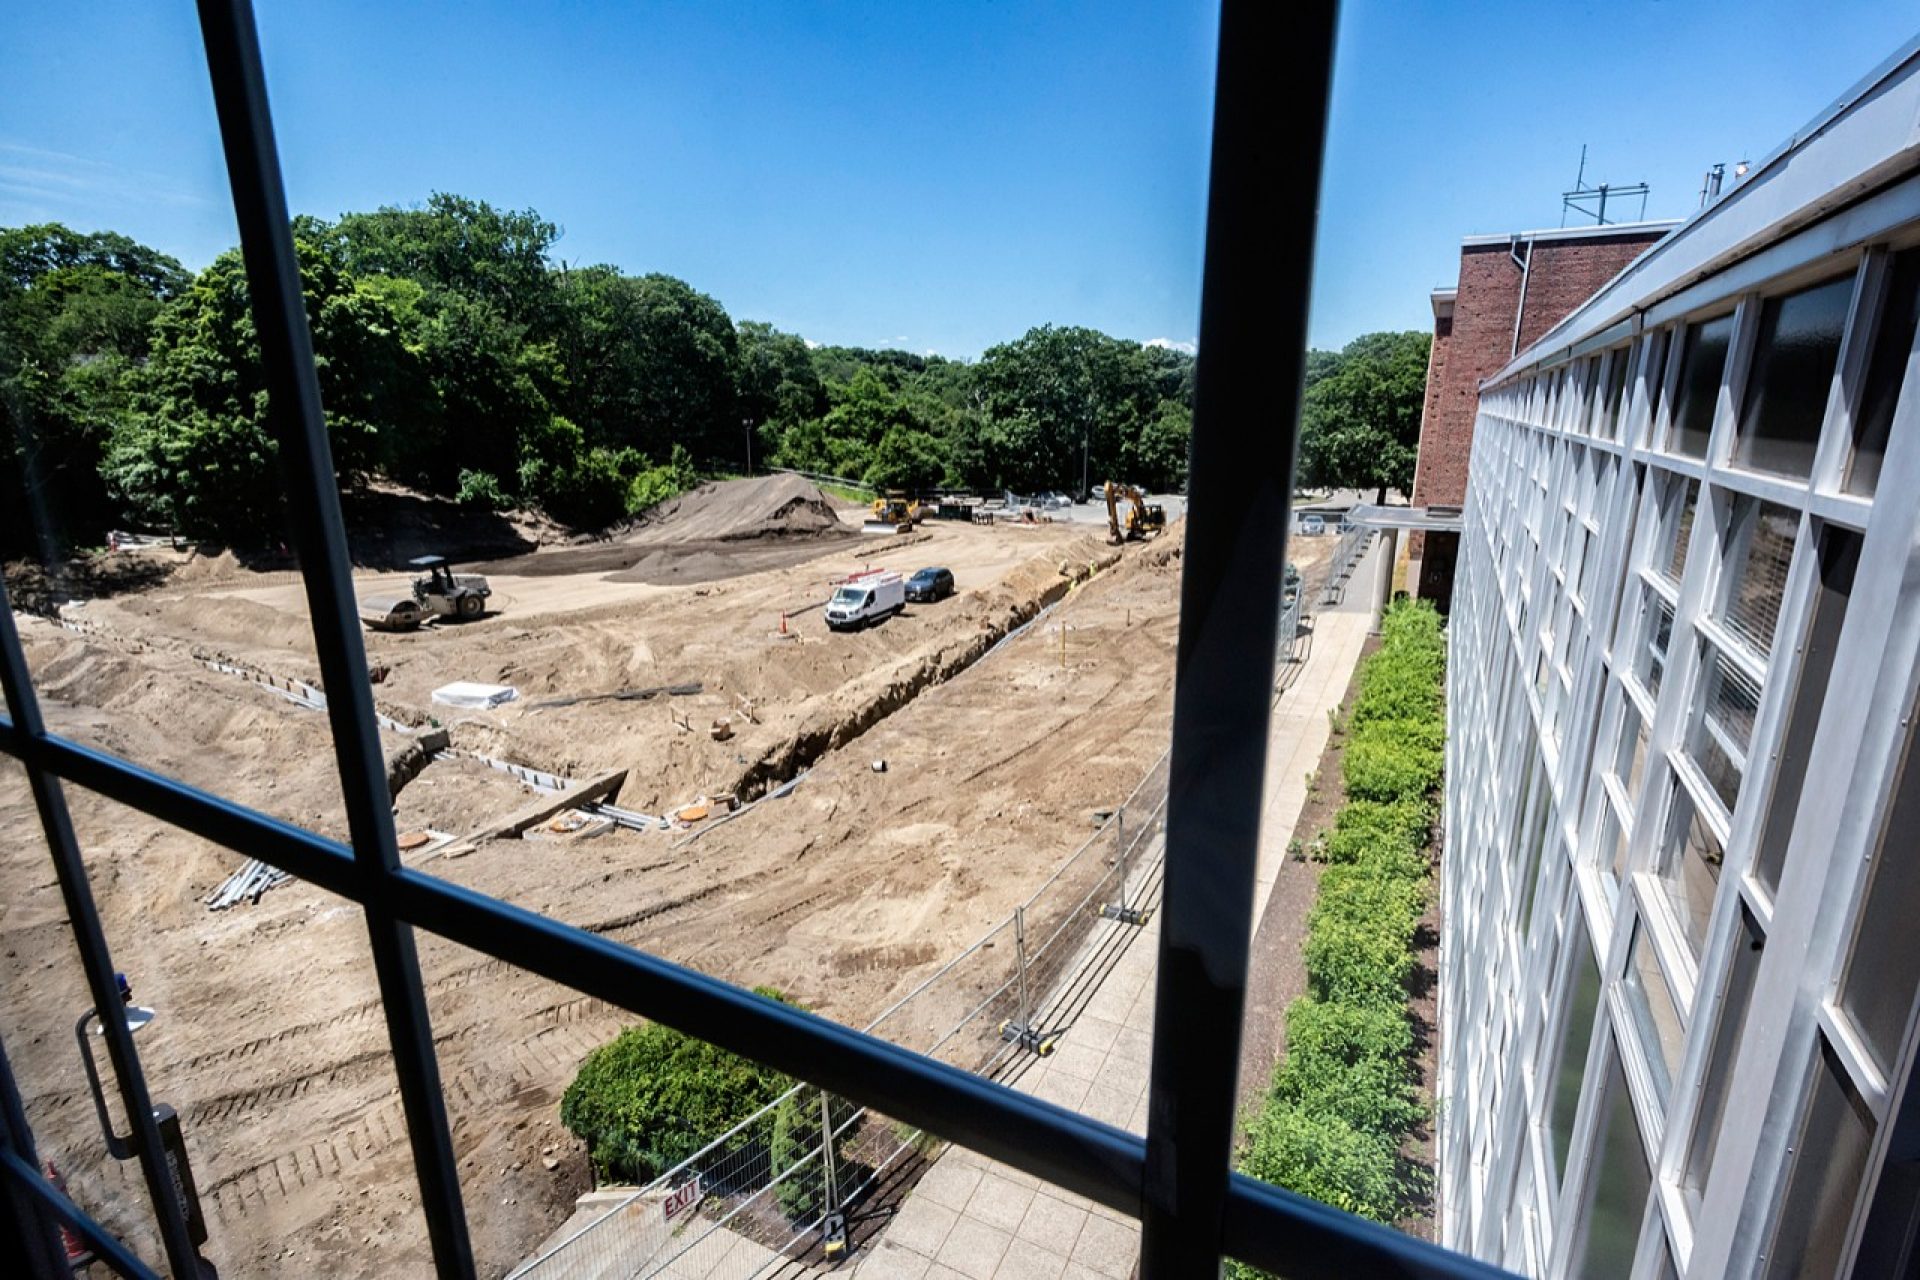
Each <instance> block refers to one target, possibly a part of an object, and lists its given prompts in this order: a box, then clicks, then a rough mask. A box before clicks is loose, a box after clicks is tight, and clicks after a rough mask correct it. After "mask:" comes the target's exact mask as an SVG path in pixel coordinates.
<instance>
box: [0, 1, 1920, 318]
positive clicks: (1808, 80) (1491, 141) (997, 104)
mask: <svg viewBox="0 0 1920 1280" xmlns="http://www.w3.org/2000/svg"><path fill="white" fill-rule="evenodd" d="M261 8H262V10H263V12H262V15H261V25H262V38H263V43H264V46H265V50H266V59H267V72H268V81H269V86H270V89H271V92H272V95H273V103H274V108H275V115H276V122H277V125H278V128H279V134H280V142H281V152H282V157H283V162H284V165H285V168H286V176H287V183H288V194H289V198H290V200H291V203H292V206H293V208H294V209H295V210H297V211H301V212H308V213H315V214H320V215H322V216H332V215H335V214H338V213H339V212H341V211H343V210H348V209H364V208H372V207H375V206H377V205H381V204H394V203H399V204H408V203H414V202H418V201H420V200H422V199H424V198H425V197H426V195H427V194H428V193H429V192H430V191H433V190H449V191H457V192H460V193H462V194H467V195H473V196H478V197H481V198H484V199H487V200H491V201H493V202H494V203H496V204H501V205H507V206H512V207H523V206H529V205H530V206H533V207H535V208H537V209H539V210H540V211H541V212H542V213H543V214H545V215H546V216H547V217H549V218H551V219H552V220H553V221H555V222H557V223H559V224H560V225H561V226H562V228H563V229H564V236H563V238H562V239H561V241H560V244H559V246H558V252H559V254H560V255H561V256H562V257H564V258H565V259H567V260H568V261H570V262H577V263H587V262H603V261H607V262H614V263H617V264H618V265H620V266H621V267H623V268H625V269H627V270H629V271H634V272H641V271H666V272H670V273H672V274H674V275H678V276H681V277H683V278H685V279H687V280H688V281H690V282H691V283H693V284H694V285H695V286H696V287H697V288H700V289H702V290H704V291H706V292H708V293H711V294H713V295H714V296H715V297H717V298H719V299H720V301H721V302H722V303H723V304H724V305H725V306H726V307H727V309H728V311H729V312H731V313H732V314H733V315H734V316H735V317H736V318H739V319H756V320H767V321H771V322H772V323H774V324H776V325H778V326H779V327H781V328H784V329H792V330H796V331H798V332H800V333H802V334H805V335H806V336H807V337H809V338H811V339H814V340H816V341H823V342H838V343H849V344H857V345H868V346H882V345H884V346H899V347H904V348H907V349H910V350H915V351H928V350H932V351H939V352H941V353H943V354H948V355H957V356H974V355H977V354H978V353H979V352H980V351H981V350H982V349H984V348H985V347H987V346H990V345H992V344H993V343H994V342H997V341H1003V340H1006V339H1009V338H1013V337H1017V336H1018V335H1019V334H1020V333H1022V332H1024V331H1025V330H1026V329H1027V328H1028V327H1030V326H1031V325H1035V324H1040V323H1045V322H1052V323H1061V324H1087V325H1092V326H1094V327H1096V328H1100V329H1104V330H1106V331H1108V332H1111V333H1116V334H1122V335H1126V336H1129V337H1133V338H1137V339H1140V340H1147V339H1153V338H1162V339H1168V340H1172V341H1178V342H1184V341H1190V340H1191V339H1192V338H1193V337H1194V329H1195V323H1196V321H1195V317H1196V314H1197V311H1198V292H1199V275H1200V240H1201V230H1202V222H1203V218H1204V212H1205V177H1206V140H1207V130H1208V113H1209V111H1210V109H1211V88H1210V83H1211V75H1212V57H1213V41H1214V34H1215V19H1214V16H1213V12H1212V6H1211V5H1209V4H1206V3H1195V2H1193V0H1165V2H1164V3H1157V4H1123V3H1081V4H1037V3H1036V4H1026V3H986V2H982V3H976V4H968V5H958V4H932V3H924V4H897V3H895V4H867V5H860V4H828V3H817V4H816V3H802V2H801V0H788V2H786V3H780V2H777V0H770V2H769V3H764V4H748V3H738V4H722V3H707V4H701V3H684V4H637V3H636V4H613V3H606V4H599V5H589V4H579V3H576V4H528V3H524V0H513V2H507V0H500V2H495V0H477V2H472V3H466V4H461V5H452V4H435V5H426V4H417V3H415V4H402V3H387V4H373V3H351V2H348V0H315V2H314V3H307V4H286V3H281V4H272V3H268V4H262V5H261ZM1916 17H1920V14H1916V13H1915V11H1914V10H1912V9H1911V8H1910V7H1909V6H1906V5H1898V4H1890V3H1879V4H1868V3H1863V2H1856V0H1828V2H1827V3H1819V4H1813V3H1791V4H1789V3H1770V2H1768V0H1748V2H1747V3H1737V4H1736V3H1719V2H1713V3H1678V2H1676V0H1667V2H1665V3H1656V2H1654V0H1614V2H1613V3H1585V4H1563V3H1550V2H1547V0H1540V2H1536V3H1531V4H1520V3H1494V2H1491V0H1489V2H1486V3H1466V2H1465V0H1454V2H1452V3H1446V2H1444V0H1349V2H1348V3H1347V5H1346V6H1345V9H1344V11H1343V16H1342V26H1341V44H1340V48H1339V52H1338V55H1337V56H1338V59H1339V61H1338V64H1337V67H1336V77H1335V102H1334V111H1333V119H1332V127H1331V133H1330V136H1329V140H1328V169H1327V186H1326V191H1325V193H1324V197H1323V200H1322V219H1323V221H1322V232H1321V237H1320V243H1319V247H1318V252H1317V263H1316V284H1315V296H1314V299H1313V312H1312V314H1313V319H1312V326H1311V336H1312V339H1313V342H1314V344H1315V345H1318V346H1337V345H1339V344H1341V343H1343V342H1345V341H1347V340H1348V339H1350V338H1352V337H1354V336H1355V335H1356V334H1359V333H1363V332H1366V331H1369V330H1373V329H1381V328H1401V327H1410V326H1424V325H1425V324H1427V323H1428V319H1429V312H1428V310H1427V302H1426V295H1427V291H1428V290H1429V289H1431V288H1432V287H1433V286H1434V285H1436V284H1440V283H1444V282H1447V281H1449V280H1451V278H1452V275H1453V271H1454V265H1455V262H1456V259H1457V254H1458V242H1459V238H1460V237H1461V236H1462V235H1465V234H1471V233H1479V232H1499V231H1510V230H1517V229H1522V228H1526V227H1537V226H1554V225H1557V224H1558V222H1559V218H1560V206H1559V192H1560V191H1561V190H1562V189H1563V188H1564V187H1565V186H1567V185H1569V183H1570V182H1571V180H1572V178H1573V176H1574V170H1575V167H1576V165H1577V162H1578V159H1579V153H1580V147H1581V144H1582V143H1585V144H1587V145H1588V148H1589V161H1588V178H1589V180H1590V181H1601V180H1606V181H1612V182H1617V183H1627V182H1635V181H1640V180H1643V179H1644V180H1645V181H1647V182H1649V183H1651V184H1652V185H1653V197H1652V200H1651V202H1650V203H1649V205H1648V209H1647V212H1648V214H1649V216H1671V215H1682V214H1685V213H1687V212H1690V211H1691V210H1692V208H1693V207H1694V206H1695V204H1696V196H1697V192H1698V190H1699V184H1700V176H1701V173H1702V172H1703V171H1704V169H1705V168H1706V167H1707V165H1709V164H1710V163H1712V162H1713V161H1716V160H1724V161H1729V162H1730V161H1734V160H1738V159H1740V158H1741V157H1742V156H1748V157H1753V158H1757V157H1759V156H1760V155H1762V154H1764V153H1765V152H1767V151H1768V150H1770V149H1771V148H1772V147H1773V146H1774V145H1775V144H1776V143H1777V142H1778V141H1780V140H1781V139H1782V138H1784V137H1785V136H1786V135H1787V134H1788V133H1789V132H1791V130H1792V129H1793V128H1794V127H1795V126H1796V125H1798V124H1799V123H1801V122H1802V121H1804V120H1805V119H1806V118H1807V117H1808V116H1810V115H1812V114H1813V113H1814V112H1815V111H1817V110H1818V109H1819V108H1820V107H1822V106H1823V105H1825V104H1826V103H1827V102H1828V101H1830V100H1831V99H1833V98H1834V97H1835V96H1837V95H1838V94H1839V93H1840V92H1841V91H1842V90H1843V89H1845V88H1846V87H1847V86H1848V85H1849V84H1851V83H1852V82H1853V81H1854V80H1856V79H1857V78H1859V77H1860V76H1861V75H1862V74H1864V73H1865V72H1866V71H1868V70H1869V69H1870V68H1872V67H1873V66H1874V65H1876V64H1877V63H1879V62H1880V61H1881V60H1882V59H1883V58H1884V57H1885V56H1886V55H1887V54H1888V53H1889V52H1891V51H1892V50H1893V49H1894V48H1895V47H1896V46H1898V45H1899V44H1900V43H1901V42H1902V41H1903V40H1905V39H1907V38H1908V37H1909V36H1910V35H1911V34H1912V32H1913V29H1914V27H1915V22H1916ZM0 48H5V49H7V50H8V53H9V56H8V64H9V74H8V78H9V84H8V88H7V91H6V92H5V94H3V95H0V225H17V224H19V223H21V222H26V221H38V220H44V219H58V220H61V221H65V222H68V223H70V224H72V225H75V226H78V227H83V228H89V229H91V228H98V227H110V228H113V229H116V230H120V231H124V232H126V233H128V234H129V235H132V236H135V237H136V238H138V239H141V240H144V241H146V242H148V243H151V244H154V245H156V246H157V247H159V248H162V249H164V250H166V251H168V252H170V253H173V254H175V255H177V256H178V257H180V258H181V259H182V260H183V261H185V262H186V263H187V264H188V265H190V266H195V267H198V266H203V265H205V264H206V262H207V261H209V260H210V259H211V258H212V257H213V255H214V254H216V253H218V252H219V251H220V250H221V249H223V248H225V247H227V246H228V245H230V244H232V243H233V242H234V239H235V233H234V229H233V222H232V215H231V212H230V210H229V208H228V205H227V195H226V189H225V177H224V173H223V170H222V168H221V163H220V154H219V147H218V141H217V139H216V137H215V133H214V124H213V112H212V104H211V100H210V96H209V92H208V89H207V86H206V75H205V64H204V61H203V60H202V55H201V52H200V48H199V43H198V35H197V32H196V30H195V28H194V26H193V21H192V16H191V7H190V6H188V5H186V4H185V3H168V4H159V3H152V2H150V0H100V2H99V3H94V4H85V5H71V4H55V3H47V2H45V0H28V3H25V4H21V3H13V4H8V5H6V6H4V8H3V9H0ZM1275 127H1284V122H1276V126H1275ZM1302 198H1306V197H1305V196H1304V195H1303V197H1302Z"/></svg>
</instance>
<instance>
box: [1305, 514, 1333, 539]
mask: <svg viewBox="0 0 1920 1280" xmlns="http://www.w3.org/2000/svg"><path fill="white" fill-rule="evenodd" d="M1326 531H1327V522H1326V521H1325V520H1322V519H1321V518H1320V517H1319V516H1301V517H1300V532H1301V533H1303V534H1305V535H1306V536H1307V537H1309V538H1317V537H1319V536H1320V535H1321V534H1323V533H1325V532H1326Z"/></svg>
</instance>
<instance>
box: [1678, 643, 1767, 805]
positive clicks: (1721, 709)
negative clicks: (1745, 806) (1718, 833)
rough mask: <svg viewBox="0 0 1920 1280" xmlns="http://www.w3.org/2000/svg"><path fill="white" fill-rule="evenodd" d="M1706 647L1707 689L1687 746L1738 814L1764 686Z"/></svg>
mask: <svg viewBox="0 0 1920 1280" xmlns="http://www.w3.org/2000/svg"><path fill="white" fill-rule="evenodd" d="M1700 651H1701V671H1702V675H1701V689H1700V696H1699V701H1698V706H1697V709H1696V710H1695V712H1694V717H1695V718H1694V722H1693V733H1692V736H1691V738H1690V740H1689V741H1688V743H1687V750H1688V752H1689V753H1690V754H1691V755H1692V756H1693V760H1694V763H1695V764H1698V765H1699V766H1700V772H1701V773H1703V774H1705V775H1706V778H1707V782H1708V784H1709V785H1710V786H1712V787H1713V793H1714V794H1715V795H1716V796H1718V797H1719V798H1720V803H1721V804H1723V805H1725V806H1726V807H1727V812H1728V813H1732V812H1733V806H1734V803H1735V802H1736V801H1737V800H1738V799H1739V798H1740V780H1741V778H1742V777H1744V776H1745V775H1746V771H1747V748H1748V746H1749V744H1751V742H1752V741H1753V717H1754V713H1755V712H1756V711H1757V710H1758V708H1759V706H1760V688H1759V686H1758V685H1756V684H1754V683H1753V681H1752V680H1751V679H1749V678H1748V676H1747V674H1746V672H1744V671H1742V670H1740V669H1739V668H1738V667H1736V666H1734V665H1733V664H1732V663H1731V662H1729V661H1727V659H1726V657H1725V656H1724V655H1723V654H1721V653H1719V652H1717V651H1716V650H1715V649H1714V648H1713V646H1712V645H1709V644H1703V645H1701V646H1700Z"/></svg>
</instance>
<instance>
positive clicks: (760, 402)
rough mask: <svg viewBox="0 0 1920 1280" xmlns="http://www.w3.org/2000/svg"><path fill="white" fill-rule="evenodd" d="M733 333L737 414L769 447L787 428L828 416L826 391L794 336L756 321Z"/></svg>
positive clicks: (804, 347)
mask: <svg viewBox="0 0 1920 1280" xmlns="http://www.w3.org/2000/svg"><path fill="white" fill-rule="evenodd" d="M735 327H736V330H737V335H738V336H737V339H736V346H737V350H738V353H739V354H738V361H737V365H736V367H737V369H738V375H737V376H738V380H739V396H740V413H741V415H742V416H743V417H745V418H746V419H747V420H749V421H751V422H752V423H753V424H754V426H755V427H756V428H757V429H759V430H760V432H761V438H762V439H764V440H767V441H768V442H769V443H771V442H772V441H774V440H777V439H778V438H779V433H780V431H781V430H783V429H784V428H786V427H789V426H792V425H793V424H795V423H798V422H805V421H806V420H807V419H809V418H817V417H819V416H820V415H821V414H823V413H825V412H826V411H827V388H826V384H825V383H824V382H822V381H821V379H820V371H819V369H817V368H816V367H815V366H814V362H813V353H812V352H810V351H808V350H807V344H806V340H805V339H803V338H802V337H801V336H800V335H799V334H797V333H782V332H781V331H780V330H778V329H776V328H774V327H773V326H772V325H770V324H764V323H762V322H760V321H758V320H742V321H741V322H740V323H739V324H738V325H737V326H735Z"/></svg>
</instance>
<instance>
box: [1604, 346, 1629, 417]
mask: <svg viewBox="0 0 1920 1280" xmlns="http://www.w3.org/2000/svg"><path fill="white" fill-rule="evenodd" d="M1632 356H1633V348H1632V347H1631V346H1625V347H1616V348H1614V351H1613V359H1612V360H1611V361H1609V362H1608V364H1607V399H1606V407H1605V409H1604V410H1603V413H1602V417H1601V419H1600V434H1601V435H1603V436H1606V437H1609V438H1611V439H1616V440H1617V439H1619V438H1620V436H1622V435H1623V434H1625V431H1626V423H1625V421H1624V419H1625V417H1626V408H1627V406H1626V390H1627V370H1628V368H1629V367H1630V366H1631V365H1632V363H1633V360H1632Z"/></svg>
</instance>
